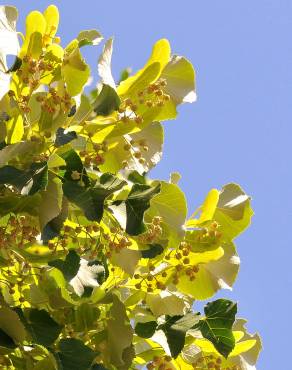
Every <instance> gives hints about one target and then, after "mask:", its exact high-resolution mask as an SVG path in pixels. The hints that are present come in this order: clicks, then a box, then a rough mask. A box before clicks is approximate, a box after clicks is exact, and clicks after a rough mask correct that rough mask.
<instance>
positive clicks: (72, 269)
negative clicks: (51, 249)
mask: <svg viewBox="0 0 292 370" xmlns="http://www.w3.org/2000/svg"><path fill="white" fill-rule="evenodd" d="M48 265H49V266H52V267H55V268H57V269H58V270H60V271H61V272H62V274H63V275H64V277H65V279H66V280H67V281H70V280H71V279H73V278H74V276H76V275H77V273H78V270H79V267H80V257H79V255H78V254H77V253H76V252H75V251H74V250H72V249H71V250H70V251H69V253H68V254H67V256H66V258H65V260H64V261H63V260H60V259H58V260H54V261H50V262H48Z"/></svg>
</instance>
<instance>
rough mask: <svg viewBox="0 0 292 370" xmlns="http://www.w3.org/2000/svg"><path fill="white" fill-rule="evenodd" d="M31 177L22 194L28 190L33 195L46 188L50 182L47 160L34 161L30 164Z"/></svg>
mask: <svg viewBox="0 0 292 370" xmlns="http://www.w3.org/2000/svg"><path fill="white" fill-rule="evenodd" d="M29 173H30V175H31V179H30V181H29V182H28V184H26V186H25V192H24V189H22V191H21V192H22V194H25V193H26V192H28V195H33V194H35V193H37V192H38V191H40V190H45V188H46V186H47V184H48V165H47V162H38V163H32V164H31V166H30V171H29Z"/></svg>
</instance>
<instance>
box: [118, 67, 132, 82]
mask: <svg viewBox="0 0 292 370" xmlns="http://www.w3.org/2000/svg"><path fill="white" fill-rule="evenodd" d="M130 73H131V68H125V69H123V70H122V71H121V73H120V80H119V84H120V83H121V82H122V81H125V80H126V79H127V78H128V77H130Z"/></svg>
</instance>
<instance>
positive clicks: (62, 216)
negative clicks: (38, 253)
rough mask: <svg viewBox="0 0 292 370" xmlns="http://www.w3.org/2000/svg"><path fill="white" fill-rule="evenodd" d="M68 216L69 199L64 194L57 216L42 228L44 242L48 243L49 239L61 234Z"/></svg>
mask: <svg viewBox="0 0 292 370" xmlns="http://www.w3.org/2000/svg"><path fill="white" fill-rule="evenodd" d="M55 205H56V204H55ZM55 211H56V209H55ZM67 216H68V201H67V199H66V198H65V197H64V196H63V197H62V206H61V210H60V213H59V214H58V215H57V216H56V217H54V218H53V219H51V220H50V221H49V222H48V223H47V224H46V225H45V226H44V228H43V229H42V234H41V240H42V241H43V243H44V244H46V243H47V242H48V241H49V240H51V239H53V238H55V237H56V236H58V235H59V233H60V231H61V229H62V227H63V223H64V221H65V220H66V218H67Z"/></svg>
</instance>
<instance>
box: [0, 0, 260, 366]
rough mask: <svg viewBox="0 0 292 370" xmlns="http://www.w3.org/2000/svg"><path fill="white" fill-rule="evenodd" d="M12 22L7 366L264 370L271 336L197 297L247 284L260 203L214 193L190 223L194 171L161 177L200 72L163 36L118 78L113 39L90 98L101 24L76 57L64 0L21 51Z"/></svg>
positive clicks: (1, 154)
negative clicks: (245, 261)
mask: <svg viewBox="0 0 292 370" xmlns="http://www.w3.org/2000/svg"><path fill="white" fill-rule="evenodd" d="M0 19H1V22H0V35H1V37H0V62H1V63H0V82H1V84H0V98H1V100H0V109H1V117H0V292H1V294H0V364H1V365H0V366H1V369H27V370H41V369H46V370H57V369H60V370H75V369H76V370H88V369H91V370H102V369H103V370H106V369H107V370H115V369H119V370H123V369H125V370H126V369H139V368H143V367H145V366H146V367H147V368H148V369H159V370H169V369H184V370H188V369H201V370H203V369H214V370H246V369H254V364H255V362H256V359H257V357H258V353H259V350H260V348H261V344H260V339H259V337H258V335H254V336H251V335H249V334H248V333H247V332H246V329H245V327H244V324H245V322H244V321H243V320H240V319H237V318H236V312H237V305H236V304H235V303H233V302H231V301H228V300H225V299H218V300H215V301H213V302H209V303H208V304H207V305H206V306H205V313H204V314H203V313H199V312H197V310H196V304H195V303H196V301H197V300H205V299H209V298H211V297H212V296H214V295H215V293H217V291H218V290H220V289H230V288H231V287H232V285H233V283H234V281H235V279H236V276H237V272H238V268H239V257H238V255H237V251H236V247H235V245H234V239H235V238H236V237H237V236H238V235H239V234H240V233H241V232H242V231H243V230H244V229H245V228H246V227H248V225H249V224H250V220H251V217H252V214H253V212H252V209H251V205H250V198H249V197H248V196H247V195H246V194H245V193H244V192H243V190H242V189H241V188H240V187H239V186H238V185H236V184H228V185H226V186H224V187H223V188H222V189H221V190H217V189H212V190H211V191H210V192H209V193H208V195H207V197H206V199H205V201H204V202H203V204H202V205H201V206H200V207H199V208H198V209H197V211H196V212H195V213H194V214H193V216H191V217H190V218H189V219H188V217H187V205H186V199H185V196H184V194H183V192H182V191H181V189H180V188H179V186H178V184H177V182H178V181H179V175H178V174H176V173H174V174H172V175H171V177H170V180H169V182H166V181H159V180H152V179H150V178H149V177H148V176H147V173H148V172H149V170H150V169H151V168H153V167H154V166H155V165H156V164H157V163H158V162H159V160H160V159H161V155H162V145H163V126H162V124H161V122H162V121H166V120H171V119H174V118H175V117H176V115H177V106H178V105H179V104H181V103H187V102H188V103H191V102H193V101H195V99H196V94H195V72H194V70H193V67H192V65H191V63H190V62H189V61H188V60H187V59H186V58H184V57H181V56H178V55H172V54H171V50H170V45H169V43H168V41H167V40H165V39H162V40H159V41H158V42H157V43H156V44H155V45H154V47H153V50H152V53H151V56H150V57H149V59H148V61H147V63H146V64H145V66H144V67H143V68H142V69H141V70H139V71H138V72H136V73H135V74H134V75H129V72H128V71H127V70H125V71H123V73H122V75H121V80H120V82H119V84H118V85H116V83H115V81H114V79H113V77H112V74H111V57H112V48H113V40H112V39H109V40H108V41H107V42H106V43H105V45H104V48H103V51H102V52H101V55H100V57H99V61H98V73H99V77H100V81H99V82H98V84H97V85H96V87H95V88H94V89H93V90H92V91H91V92H90V93H89V94H87V95H86V94H85V93H84V88H85V86H86V84H88V81H89V78H90V68H89V66H88V64H87V63H86V61H85V60H84V59H83V57H82V48H83V47H84V46H95V45H98V44H99V43H100V42H101V41H102V36H101V34H100V33H99V32H98V31H97V30H85V31H82V32H80V33H79V35H78V36H77V37H76V38H75V39H74V40H72V41H71V42H70V43H69V44H68V45H67V46H66V47H64V48H63V47H62V46H61V43H60V38H59V37H58V36H56V34H57V29H58V23H59V13H58V9H57V8H56V7H55V6H53V5H51V6H49V7H48V8H47V9H46V10H45V11H44V12H43V13H41V12H39V11H33V12H31V13H30V14H29V15H28V16H27V18H26V30H25V35H22V42H21V45H20V44H19V37H18V33H17V31H16V21H17V10H16V9H15V8H14V7H10V6H1V7H0ZM8 54H12V55H15V63H14V64H13V66H8V65H7V60H6V57H7V55H8Z"/></svg>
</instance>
